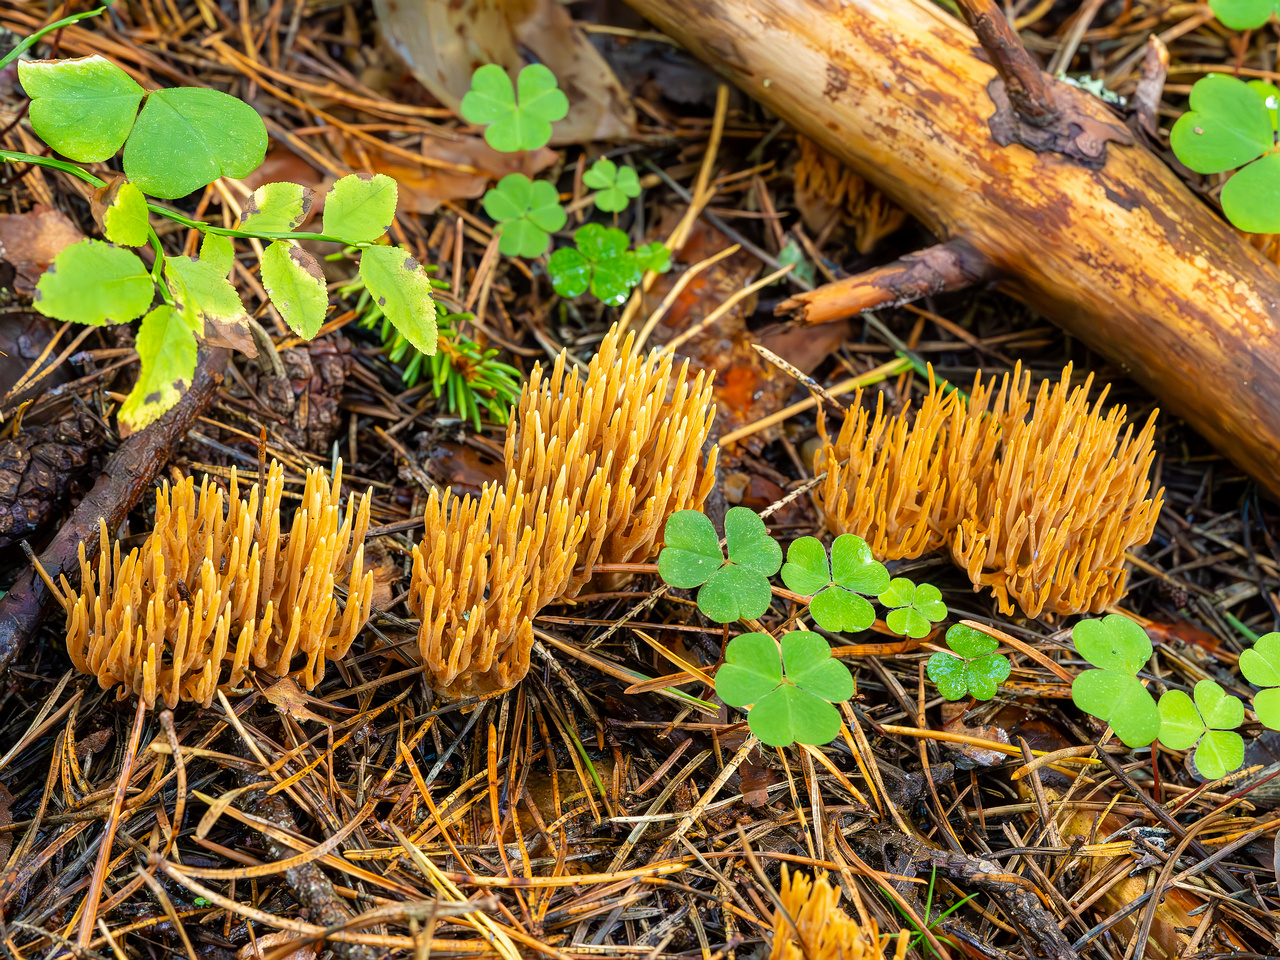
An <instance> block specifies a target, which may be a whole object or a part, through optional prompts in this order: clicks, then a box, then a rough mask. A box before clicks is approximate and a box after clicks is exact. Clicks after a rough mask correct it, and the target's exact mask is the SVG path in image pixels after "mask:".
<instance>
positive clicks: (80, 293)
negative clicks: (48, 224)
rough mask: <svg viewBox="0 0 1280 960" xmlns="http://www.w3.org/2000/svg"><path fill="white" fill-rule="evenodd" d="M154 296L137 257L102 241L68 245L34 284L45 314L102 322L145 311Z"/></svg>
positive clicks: (120, 320)
mask: <svg viewBox="0 0 1280 960" xmlns="http://www.w3.org/2000/svg"><path fill="white" fill-rule="evenodd" d="M154 296H155V284H154V282H153V281H152V279H151V274H150V273H148V272H147V268H146V267H145V266H144V265H143V263H142V261H141V260H139V259H138V257H137V256H136V255H135V254H133V253H130V252H129V251H128V250H123V249H121V248H120V247H113V246H112V245H111V244H109V243H104V242H102V241H101V240H80V241H78V242H76V243H73V244H71V245H70V246H69V247H64V248H63V250H62V251H61V252H60V253H59V254H58V255H57V256H56V257H54V258H53V263H51V264H50V265H49V269H48V270H46V271H45V272H44V273H43V274H42V275H41V277H40V280H39V281H38V282H37V283H36V294H35V308H36V309H37V310H39V311H40V312H41V313H43V314H44V315H45V316H46V317H53V318H54V319H55V320H68V321H70V322H72V323H88V324H93V325H95V326H101V325H102V324H104V323H108V322H110V323H128V322H129V321H131V320H136V319H138V317H140V316H142V315H143V314H144V313H145V312H146V310H147V308H148V307H149V306H151V301H152V299H153V298H154Z"/></svg>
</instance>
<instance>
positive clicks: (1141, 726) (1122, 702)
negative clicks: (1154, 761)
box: [1071, 670, 1160, 747]
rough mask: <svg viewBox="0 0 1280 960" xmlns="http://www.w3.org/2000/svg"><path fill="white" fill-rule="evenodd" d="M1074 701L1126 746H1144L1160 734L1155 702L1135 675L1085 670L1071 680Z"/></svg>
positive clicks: (1158, 713) (1157, 710)
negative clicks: (1103, 723) (1106, 725)
mask: <svg viewBox="0 0 1280 960" xmlns="http://www.w3.org/2000/svg"><path fill="white" fill-rule="evenodd" d="M1071 699H1072V700H1073V701H1074V702H1075V705H1076V706H1077V707H1079V708H1080V709H1081V710H1083V711H1084V712H1085V713H1089V714H1092V715H1093V716H1095V717H1097V718H1098V719H1099V720H1104V721H1106V722H1107V723H1109V724H1111V728H1112V729H1113V730H1114V731H1115V733H1116V736H1118V737H1119V738H1120V739H1121V740H1123V741H1124V743H1125V745H1126V746H1130V747H1145V746H1146V745H1147V744H1149V743H1150V742H1151V741H1152V740H1154V739H1155V738H1156V737H1157V736H1158V735H1159V733H1160V711H1159V709H1158V708H1157V707H1156V702H1155V699H1154V698H1153V697H1152V696H1151V694H1150V693H1148V692H1147V688H1146V687H1144V686H1143V685H1142V683H1141V682H1140V681H1139V680H1138V678H1137V677H1135V676H1133V675H1132V674H1129V673H1121V672H1119V671H1117V670H1086V671H1084V672H1083V673H1081V674H1080V675H1079V676H1077V677H1076V678H1075V680H1074V681H1072V683H1071Z"/></svg>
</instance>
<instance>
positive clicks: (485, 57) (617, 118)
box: [374, 0, 636, 144]
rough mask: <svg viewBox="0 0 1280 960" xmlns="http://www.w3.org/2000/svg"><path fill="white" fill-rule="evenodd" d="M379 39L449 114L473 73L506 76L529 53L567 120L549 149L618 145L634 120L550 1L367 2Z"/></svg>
mask: <svg viewBox="0 0 1280 960" xmlns="http://www.w3.org/2000/svg"><path fill="white" fill-rule="evenodd" d="M374 9H375V10H376V11H377V13H378V25H379V27H380V29H381V30H382V36H383V38H384V39H385V40H386V41H387V43H389V44H390V45H391V47H392V48H393V49H394V50H395V51H396V52H397V53H398V54H400V56H401V57H403V58H404V60H405V62H406V63H407V64H408V65H409V69H410V70H412V71H413V75H414V76H415V77H417V78H418V82H419V83H421V84H422V85H423V86H424V87H426V88H427V90H428V91H430V93H431V95H432V96H434V97H435V98H436V99H437V100H439V101H440V102H441V103H442V104H444V105H445V106H447V107H448V108H449V109H451V110H454V111H457V109H458V104H459V103H460V102H461V100H462V97H463V95H464V94H465V93H466V92H467V90H469V89H470V87H471V74H472V72H473V71H474V70H475V69H476V67H478V66H481V65H482V64H486V63H497V64H500V65H501V66H503V67H505V68H506V69H507V71H508V72H509V73H511V75H512V76H515V74H516V73H517V72H518V71H519V70H520V68H521V67H522V66H524V58H523V57H522V56H521V53H520V51H521V49H522V48H523V49H527V50H529V51H530V52H531V53H532V54H533V55H534V57H535V58H537V60H538V62H540V63H543V64H545V65H546V66H547V67H549V68H550V69H551V71H552V72H553V73H554V74H555V75H556V78H557V79H558V80H559V81H560V89H561V90H563V91H564V92H565V93H566V94H567V95H568V97H569V115H568V116H567V117H566V118H565V119H564V120H561V121H560V122H559V123H557V124H555V125H554V127H553V132H552V135H551V142H552V143H553V144H566V143H586V142H589V141H592V140H618V139H624V138H626V137H630V136H632V135H633V134H634V132H635V126H636V115H635V110H634V108H633V107H632V106H631V98H630V97H628V96H627V95H626V92H625V91H624V90H623V89H622V85H621V84H620V83H619V82H618V78H617V77H616V76H615V75H614V73H613V69H612V68H611V67H610V66H609V64H608V63H607V62H605V59H604V57H602V56H601V55H600V53H599V52H598V51H597V50H596V48H595V47H593V46H592V45H591V42H590V40H588V39H587V36H586V34H585V33H584V32H583V31H582V29H581V28H579V27H578V26H577V24H575V23H574V22H573V18H572V17H571V16H570V15H569V13H568V11H566V10H565V9H564V7H562V6H561V5H560V4H559V3H557V2H556V0H374Z"/></svg>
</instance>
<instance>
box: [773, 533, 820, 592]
mask: <svg viewBox="0 0 1280 960" xmlns="http://www.w3.org/2000/svg"><path fill="white" fill-rule="evenodd" d="M782 582H783V583H785V584H786V585H787V589H788V590H793V591H795V592H796V593H799V594H802V595H804V596H806V597H812V596H813V595H814V594H816V593H817V592H818V591H819V590H822V589H823V588H824V587H826V586H827V584H829V583H830V582H831V568H830V566H829V565H828V563H827V548H826V547H824V546H823V545H822V541H821V540H819V539H818V538H817V537H800V538H799V539H798V540H793V541H791V546H789V547H788V548H787V562H786V563H784V564H783V565H782Z"/></svg>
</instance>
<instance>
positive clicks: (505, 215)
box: [483, 173, 569, 257]
mask: <svg viewBox="0 0 1280 960" xmlns="http://www.w3.org/2000/svg"><path fill="white" fill-rule="evenodd" d="M483 203H484V212H485V213H487V214H488V215H489V216H490V217H492V218H493V219H494V221H495V222H497V224H498V229H499V230H500V231H501V234H500V236H499V238H498V250H499V252H501V253H502V254H504V255H506V256H508V257H540V256H542V255H543V254H544V253H546V252H547V244H549V243H550V242H551V237H550V234H552V233H554V232H555V231H557V230H559V229H560V228H561V227H563V226H564V225H565V223H566V222H567V221H568V219H569V215H568V214H567V213H565V212H564V207H562V206H560V195H559V194H558V193H556V188H555V186H553V185H552V184H550V183H548V182H547V181H545V180H537V181H534V180H530V179H529V178H528V177H526V176H525V175H524V174H523V173H511V174H508V175H507V176H505V177H503V178H502V179H501V180H499V181H498V185H497V186H496V187H494V188H493V189H492V190H490V191H489V192H488V193H486V194H485V195H484V201H483Z"/></svg>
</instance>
